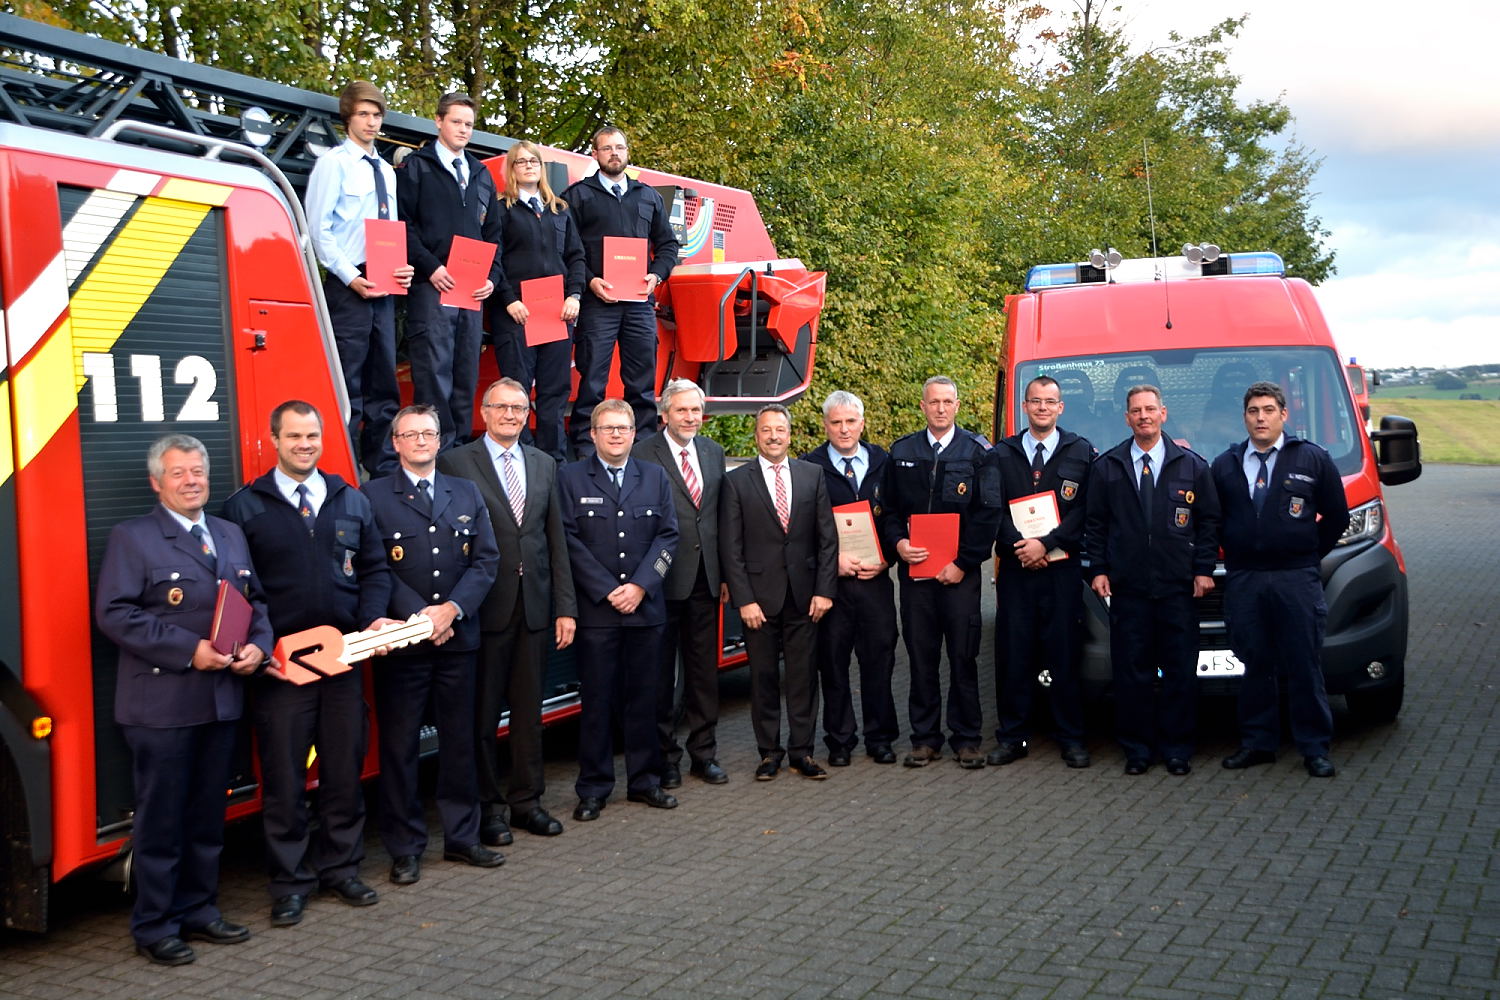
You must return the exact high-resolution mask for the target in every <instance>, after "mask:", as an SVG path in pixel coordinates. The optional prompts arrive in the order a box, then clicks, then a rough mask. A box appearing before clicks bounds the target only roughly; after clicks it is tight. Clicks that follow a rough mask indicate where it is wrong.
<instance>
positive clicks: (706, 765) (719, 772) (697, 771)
mask: <svg viewBox="0 0 1500 1000" xmlns="http://www.w3.org/2000/svg"><path fill="white" fill-rule="evenodd" d="M693 776H694V777H695V778H699V779H701V780H703V781H706V782H708V783H709V784H710V785H722V784H725V783H726V782H728V781H729V772H728V771H726V770H724V769H723V768H722V767H720V766H719V762H718V761H716V760H701V761H697V762H695V763H694V764H693Z"/></svg>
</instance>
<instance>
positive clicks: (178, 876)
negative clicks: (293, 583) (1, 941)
mask: <svg viewBox="0 0 1500 1000" xmlns="http://www.w3.org/2000/svg"><path fill="white" fill-rule="evenodd" d="M146 468H147V470H148V471H149V473H150V478H151V488H152V489H153V490H155V491H156V494H157V496H158V497H159V498H160V500H161V503H160V504H159V505H158V506H156V507H155V508H154V509H152V511H151V512H150V513H149V514H143V515H142V516H140V517H136V518H132V519H131V520H129V521H123V522H121V523H120V524H117V525H115V527H114V530H113V531H112V532H111V533H110V536H109V545H108V547H107V548H106V549H105V550H104V562H103V564H102V565H101V567H100V569H99V586H98V590H97V593H96V597H95V617H96V618H97V620H98V622H99V630H100V631H101V632H103V633H104V634H105V635H106V636H107V637H108V638H109V639H110V640H111V641H112V642H114V643H115V644H116V645H117V646H119V648H120V659H119V665H120V676H119V681H118V685H117V687H116V688H115V721H116V722H118V723H119V724H120V729H121V732H122V733H123V734H124V736H125V743H126V745H127V746H129V747H130V760H131V777H132V779H133V780H134V782H135V819H134V824H133V828H132V840H133V847H134V853H135V884H136V896H135V908H134V910H133V911H132V913H131V917H130V933H131V936H132V937H133V938H134V939H135V945H136V950H137V951H139V952H140V953H141V954H142V955H144V956H146V957H147V958H148V959H150V960H151V961H153V962H155V963H157V964H159V965H185V964H186V963H188V962H191V961H193V959H194V957H195V956H194V954H193V949H192V948H191V947H190V946H189V945H188V944H187V942H186V941H185V940H184V939H185V938H186V939H201V940H204V941H211V942H214V943H215V944H237V943H239V942H241V941H244V940H246V939H248V938H249V937H250V931H249V929H248V928H246V927H242V926H240V925H239V924H234V923H230V922H229V921H228V920H225V919H224V916H223V914H221V913H220V912H219V907H218V895H219V854H220V852H221V850H222V849H223V847H224V787H225V785H226V784H227V783H228V781H229V768H230V763H229V761H230V756H231V753H232V752H233V750H234V737H235V729H236V726H235V722H236V720H237V719H239V717H240V714H241V711H242V709H243V707H244V691H243V689H242V686H241V681H240V677H242V676H245V675H248V674H252V673H254V672H255V671H256V670H257V669H258V668H259V667H260V665H261V661H262V660H263V659H264V658H265V653H264V652H263V651H264V650H267V649H270V648H271V626H270V624H269V623H268V622H267V620H266V606H265V602H264V600H263V598H262V595H261V589H260V581H259V579H257V577H256V576H255V568H254V567H253V566H252V565H251V563H250V550H249V549H248V548H247V547H246V545H245V536H244V535H242V534H241V533H240V530H239V529H238V528H236V527H235V526H234V525H233V524H230V523H229V522H228V521H221V520H219V519H218V518H216V517H209V516H207V515H205V514H204V513H203V506H204V504H206V503H207V502H208V453H207V452H206V451H205V450H204V448H203V445H202V443H200V442H199V441H198V439H197V438H192V437H188V436H187V435H185V434H169V435H167V436H166V437H162V438H158V439H157V441H156V442H155V443H154V444H153V445H152V446H151V449H150V451H149V452H148V453H147V455H146ZM221 581H227V582H229V583H230V584H231V585H232V586H233V587H234V588H235V589H237V590H239V591H240V592H241V593H242V594H243V595H244V596H245V597H246V598H247V599H248V600H249V601H250V607H251V617H250V623H249V633H248V637H247V639H246V641H245V642H244V643H243V644H242V645H240V646H239V647H238V648H236V649H232V650H231V651H230V653H221V652H219V651H218V650H216V649H215V648H214V647H213V645H212V644H211V643H210V642H209V639H208V637H209V636H210V635H211V633H212V632H213V627H214V618H215V603H216V599H217V596H218V590H219V584H220V582H221Z"/></svg>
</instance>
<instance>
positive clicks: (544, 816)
mask: <svg viewBox="0 0 1500 1000" xmlns="http://www.w3.org/2000/svg"><path fill="white" fill-rule="evenodd" d="M481 409H482V411H483V415H484V422H485V427H486V432H485V435H484V437H482V438H480V439H479V440H477V441H474V442H472V443H470V444H466V445H464V446H463V447H462V448H454V449H452V450H451V451H448V452H445V453H444V454H443V456H442V458H441V459H439V461H438V468H440V469H441V470H442V471H443V472H445V473H447V474H449V475H453V476H462V477H463V478H465V479H468V480H470V481H472V482H473V483H474V484H475V485H476V486H478V487H479V495H480V496H481V497H483V498H484V502H485V505H486V506H487V507H488V508H489V512H490V526H491V527H492V528H493V529H494V531H495V538H496V541H497V542H498V543H499V546H500V568H499V572H498V573H497V574H496V577H495V585H494V586H493V587H491V588H490V592H489V596H487V597H486V598H485V599H484V603H483V604H482V605H481V606H480V608H479V627H480V630H481V631H480V639H479V677H478V692H477V695H476V697H475V699H474V704H475V707H476V709H477V711H476V712H475V716H474V718H475V721H476V724H477V728H476V731H475V738H476V740H477V743H478V745H477V752H478V759H479V800H480V804H481V807H482V809H483V815H482V817H481V818H480V822H479V835H480V840H481V841H483V842H484V843H486V844H488V845H490V846H491V847H499V846H502V845H505V844H509V843H511V842H512V839H513V837H512V835H511V832H510V826H511V825H514V826H519V827H520V828H521V829H523V830H526V831H528V832H530V833H532V834H535V835H536V836H539V837H553V836H556V835H557V834H560V833H562V832H563V826H562V824H561V823H560V822H558V821H557V820H556V819H554V818H553V817H552V816H551V815H549V814H548V813H547V811H546V810H545V809H543V808H542V793H543V792H544V791H545V790H546V787H547V786H546V781H545V778H544V776H543V771H542V675H543V673H544V668H545V666H546V663H547V652H548V650H549V649H550V648H552V646H554V645H555V646H556V648H558V649H566V648H567V647H568V646H570V645H572V642H573V635H574V630H575V627H576V625H577V617H578V607H577V599H576V598H575V596H574V594H573V571H572V567H571V566H570V565H569V564H568V541H567V538H566V537H565V536H564V534H563V524H562V508H561V507H560V506H559V505H558V501H557V463H556V462H554V461H553V460H552V457H551V456H550V455H548V454H546V453H545V452H543V451H541V450H540V449H537V448H533V447H531V446H529V445H523V444H522V443H521V432H522V430H523V428H524V427H525V426H526V416H527V414H528V413H529V412H530V409H531V408H530V406H529V404H528V399H527V394H526V390H525V389H524V388H522V386H521V383H520V382H517V381H516V380H515V379H511V378H503V379H500V380H499V381H497V382H495V383H493V384H491V385H490V387H489V388H488V389H486V390H485V393H484V402H483V403H482V404H481ZM504 708H508V709H509V711H510V725H509V728H510V760H511V765H510V781H509V786H508V790H507V788H506V787H505V785H504V783H503V782H502V780H501V767H500V744H499V742H498V741H497V740H496V739H495V730H496V728H497V726H498V725H499V722H500V715H501V712H502V710H503V709H504ZM506 804H509V806H510V825H507V824H506V822H505V815H504V813H503V812H502V809H503V808H504V807H505V805H506Z"/></svg>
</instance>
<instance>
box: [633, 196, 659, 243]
mask: <svg viewBox="0 0 1500 1000" xmlns="http://www.w3.org/2000/svg"><path fill="white" fill-rule="evenodd" d="M655 216H656V206H655V205H653V204H651V202H650V201H648V200H647V199H645V198H642V199H641V203H640V204H639V205H637V206H636V215H635V235H636V236H638V237H639V238H641V239H645V238H646V237H648V236H650V235H651V220H652V219H653V218H655Z"/></svg>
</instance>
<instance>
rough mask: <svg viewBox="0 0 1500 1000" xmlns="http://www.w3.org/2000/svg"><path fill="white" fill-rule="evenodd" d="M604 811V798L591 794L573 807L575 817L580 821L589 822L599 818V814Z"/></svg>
mask: <svg viewBox="0 0 1500 1000" xmlns="http://www.w3.org/2000/svg"><path fill="white" fill-rule="evenodd" d="M603 811H604V800H603V799H600V798H595V797H594V796H592V795H590V796H587V797H585V798H581V799H579V800H578V805H577V806H576V807H574V809H573V818H574V819H576V820H578V822H580V823H587V822H589V821H590V820H595V819H598V818H599V814H600V813H601V812H603Z"/></svg>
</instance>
